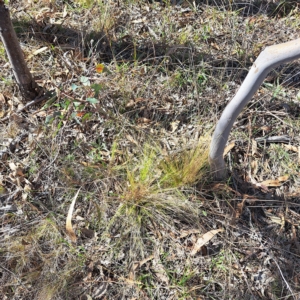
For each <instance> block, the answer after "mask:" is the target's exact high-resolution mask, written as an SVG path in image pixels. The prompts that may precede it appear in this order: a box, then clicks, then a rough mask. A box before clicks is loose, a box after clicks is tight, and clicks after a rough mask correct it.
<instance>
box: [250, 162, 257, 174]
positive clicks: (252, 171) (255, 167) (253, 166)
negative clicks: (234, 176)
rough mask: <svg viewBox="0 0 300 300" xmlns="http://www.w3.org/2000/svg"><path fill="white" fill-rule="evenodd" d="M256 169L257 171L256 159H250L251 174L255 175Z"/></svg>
mask: <svg viewBox="0 0 300 300" xmlns="http://www.w3.org/2000/svg"><path fill="white" fill-rule="evenodd" d="M257 171H258V163H257V160H253V161H251V174H252V175H254V176H255V175H256V174H257Z"/></svg>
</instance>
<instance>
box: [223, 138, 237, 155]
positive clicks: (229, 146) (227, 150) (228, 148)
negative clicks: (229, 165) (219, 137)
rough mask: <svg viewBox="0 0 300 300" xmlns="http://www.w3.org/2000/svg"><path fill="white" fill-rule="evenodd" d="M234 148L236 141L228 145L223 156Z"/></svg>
mask: <svg viewBox="0 0 300 300" xmlns="http://www.w3.org/2000/svg"><path fill="white" fill-rule="evenodd" d="M234 146H235V141H233V142H232V143H230V144H229V145H227V146H226V147H225V149H224V153H223V156H225V155H226V154H227V153H228V152H229V151H230V150H231V149H232V148H234Z"/></svg>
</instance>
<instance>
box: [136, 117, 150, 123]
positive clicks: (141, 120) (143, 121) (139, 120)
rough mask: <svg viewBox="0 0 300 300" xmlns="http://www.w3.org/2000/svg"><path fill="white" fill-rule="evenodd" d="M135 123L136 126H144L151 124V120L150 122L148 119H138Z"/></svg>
mask: <svg viewBox="0 0 300 300" xmlns="http://www.w3.org/2000/svg"><path fill="white" fill-rule="evenodd" d="M137 123H138V124H142V123H144V124H149V123H151V120H150V119H147V118H138V119H137Z"/></svg>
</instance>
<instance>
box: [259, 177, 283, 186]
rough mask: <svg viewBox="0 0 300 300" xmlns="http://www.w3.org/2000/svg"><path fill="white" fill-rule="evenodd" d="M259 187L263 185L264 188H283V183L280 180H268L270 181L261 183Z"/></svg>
mask: <svg viewBox="0 0 300 300" xmlns="http://www.w3.org/2000/svg"><path fill="white" fill-rule="evenodd" d="M258 185H262V186H266V187H268V186H274V187H276V186H281V183H280V181H279V180H278V179H268V180H264V181H263V182H260V183H259V184H258Z"/></svg>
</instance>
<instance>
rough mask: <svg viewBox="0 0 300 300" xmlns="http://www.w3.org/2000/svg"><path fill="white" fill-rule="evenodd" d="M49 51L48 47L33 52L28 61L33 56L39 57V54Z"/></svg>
mask: <svg viewBox="0 0 300 300" xmlns="http://www.w3.org/2000/svg"><path fill="white" fill-rule="evenodd" d="M47 49H48V47H42V48H40V49H37V50H35V51H33V52H32V53H31V54H30V55H29V56H28V58H27V60H29V59H31V58H32V57H33V56H35V55H38V54H39V53H42V52H44V51H46V50H47Z"/></svg>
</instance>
